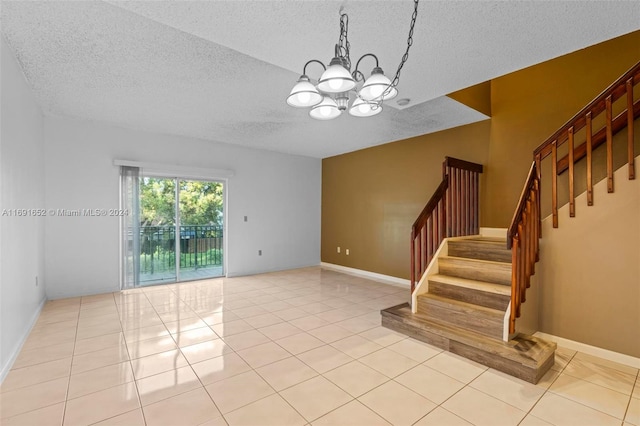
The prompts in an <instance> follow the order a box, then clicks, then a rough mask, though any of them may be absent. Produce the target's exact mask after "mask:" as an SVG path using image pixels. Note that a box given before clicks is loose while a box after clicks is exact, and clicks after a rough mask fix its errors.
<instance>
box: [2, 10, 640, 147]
mask: <svg viewBox="0 0 640 426" xmlns="http://www.w3.org/2000/svg"><path fill="white" fill-rule="evenodd" d="M343 5H344V7H345V11H346V12H347V13H348V14H349V41H350V43H351V53H352V60H353V61H354V62H355V60H357V58H359V57H360V56H361V55H362V54H364V53H369V52H372V53H375V54H376V55H377V56H378V58H379V59H380V62H381V63H380V65H381V66H382V68H383V69H384V70H385V72H386V73H387V75H388V76H390V77H392V76H393V74H394V73H395V69H396V68H397V66H398V63H399V61H400V58H401V56H402V53H403V52H404V49H405V46H406V37H407V33H408V29H409V21H410V18H411V13H412V10H413V2H412V1H410V0H396V1H327V0H325V1H311V0H298V1H294V0H288V1H287V0H281V1H68V2H67V1H55V0H50V1H26V0H25V1H4V0H2V2H1V19H2V22H1V23H2V25H1V26H2V33H3V35H4V37H5V38H6V40H7V42H8V44H9V46H10V47H11V48H12V50H13V51H14V53H15V56H16V57H17V59H18V61H19V63H20V65H21V66H22V68H23V70H24V74H25V76H26V78H27V80H28V81H29V83H30V84H31V86H32V88H33V91H34V94H35V96H36V98H37V100H38V102H39V103H40V105H41V106H42V109H43V110H44V111H45V113H48V114H58V115H68V116H74V117H79V118H84V119H90V120H99V121H106V122H110V123H113V124H115V125H119V126H123V127H129V128H136V129H143V130H148V131H154V132H162V133H169V134H176V135H185V136H191V137H197V138H202V139H207V140H211V141H216V142H224V143H232V144H238V145H243V146H248V147H253V148H259V149H267V150H273V151H280V152H286V153H292V154H300V155H307V156H312V157H318V158H324V157H328V156H332V155H337V154H341V153H344V152H350V151H354V150H357V149H361V148H365V147H369V146H374V145H379V144H383V143H387V142H391V141H396V140H400V139H405V138H409V137H412V136H417V135H421V134H426V133H431V132H434V131H438V130H443V129H446V128H451V127H455V126H459V125H462V124H467V123H471V122H475V121H479V120H482V119H485V118H486V117H485V116H484V115H483V114H481V113H479V112H477V111H474V110H472V109H470V108H467V107H466V106H464V105H461V104H459V103H457V102H455V101H453V100H451V99H449V98H447V97H445V96H444V95H446V94H447V93H451V92H453V91H456V90H458V89H462V88H465V87H468V86H471V85H474V84H477V83H480V82H483V81H487V80H490V79H492V78H495V77H498V76H501V75H504V74H507V73H509V72H512V71H515V70H518V69H522V68H525V67H527V66H530V65H533V64H536V63H540V62H542V61H545V60H548V59H551V58H554V57H557V56H560V55H563V54H566V53H569V52H572V51H575V50H578V49H581V48H584V47H587V46H590V45H593V44H596V43H599V42H601V41H604V40H608V39H611V38H614V37H616V36H619V35H622V34H626V33H629V32H632V31H635V30H638V29H640V2H639V1H475V0H462V1H426V0H423V1H422V2H421V3H420V6H419V13H418V20H417V24H416V29H415V34H414V43H413V47H412V49H411V52H410V55H409V60H408V62H407V64H406V65H405V67H404V68H403V71H402V77H401V79H400V84H399V87H398V89H399V92H400V94H399V96H398V98H396V99H399V98H410V99H411V103H410V104H409V105H408V106H407V107H399V106H398V105H397V104H395V100H394V101H390V102H389V105H387V106H385V109H384V111H383V112H382V113H381V114H379V115H377V116H375V117H372V118H368V119H363V118H354V117H351V116H349V115H348V114H343V116H341V117H339V118H337V119H335V120H332V121H328V122H319V121H316V120H313V119H311V118H309V116H308V115H307V111H306V110H300V109H294V108H291V107H289V106H287V105H286V103H285V98H286V96H287V95H288V93H289V91H290V90H291V87H292V86H293V84H294V83H295V81H296V80H297V78H298V76H299V75H300V74H301V73H302V67H303V65H304V64H305V62H306V61H308V60H309V59H320V60H321V61H323V62H325V63H327V62H328V61H329V60H330V59H331V57H332V56H333V55H332V53H333V46H334V44H335V43H336V42H337V39H338V35H339V14H338V11H339V9H340V7H341V6H343ZM363 65H364V70H363V71H364V72H365V73H366V74H367V75H368V74H369V72H370V69H371V68H372V66H373V64H372V63H371V62H367V59H365V60H364V61H363ZM317 68H319V67H316V68H314V65H311V66H310V67H309V69H308V70H307V71H308V74H310V76H311V77H312V78H314V77H315V78H317V77H318V76H319V70H318V69H317Z"/></svg>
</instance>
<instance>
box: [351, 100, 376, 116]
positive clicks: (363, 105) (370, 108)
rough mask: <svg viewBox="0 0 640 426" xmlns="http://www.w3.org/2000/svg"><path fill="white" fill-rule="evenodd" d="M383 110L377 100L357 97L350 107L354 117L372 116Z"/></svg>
mask: <svg viewBox="0 0 640 426" xmlns="http://www.w3.org/2000/svg"><path fill="white" fill-rule="evenodd" d="M381 112H382V107H381V106H379V105H378V104H377V103H375V102H369V101H365V100H364V99H362V98H357V99H356V100H355V101H353V105H351V108H349V114H350V115H353V116H354V117H371V116H374V115H376V114H380V113H381Z"/></svg>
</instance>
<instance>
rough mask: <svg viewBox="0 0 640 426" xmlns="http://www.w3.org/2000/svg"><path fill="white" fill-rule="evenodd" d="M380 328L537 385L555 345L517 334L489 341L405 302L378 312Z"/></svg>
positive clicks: (550, 358)
mask: <svg viewBox="0 0 640 426" xmlns="http://www.w3.org/2000/svg"><path fill="white" fill-rule="evenodd" d="M381 314H382V326H383V327H387V328H389V329H391V330H395V331H397V332H399V333H402V334H405V335H407V336H410V337H413V338H414V339H418V340H421V341H423V342H426V343H429V344H431V345H434V346H437V347H439V348H441V349H444V350H446V351H449V352H451V353H454V354H457V355H460V356H463V357H465V358H468V359H471V360H473V361H476V362H478V363H480V364H483V365H486V366H487V367H491V368H495V369H496V370H499V371H502V372H504V373H506V374H509V375H511V376H514V377H517V378H519V379H522V380H525V381H527V382H530V383H538V381H539V380H540V379H541V378H542V376H544V375H545V373H546V372H547V371H548V370H549V369H550V368H551V366H552V365H553V363H554V354H555V350H556V346H557V345H556V344H555V343H552V342H546V341H544V340H542V339H539V338H537V337H533V336H527V335H519V336H517V337H516V338H515V339H513V340H511V341H509V342H503V341H501V340H498V339H492V338H489V337H486V336H483V335H481V334H478V333H474V332H472V331H467V330H464V329H462V328H459V327H456V326H454V325H448V324H442V323H438V322H434V321H430V320H429V319H428V318H426V317H425V316H424V315H422V314H420V313H417V314H413V313H411V307H410V306H409V304H408V303H403V304H402V305H398V306H394V307H391V308H387V309H384V310H382V311H381Z"/></svg>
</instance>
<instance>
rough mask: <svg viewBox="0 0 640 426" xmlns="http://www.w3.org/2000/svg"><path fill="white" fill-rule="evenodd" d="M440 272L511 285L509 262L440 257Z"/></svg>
mask: <svg viewBox="0 0 640 426" xmlns="http://www.w3.org/2000/svg"><path fill="white" fill-rule="evenodd" d="M438 267H439V270H440V274H442V275H449V276H452V277H460V278H467V279H470V280H478V281H486V282H490V283H497V284H503V285H511V264H507V263H504V264H503V263H484V264H480V263H479V262H474V261H472V260H465V259H460V258H455V259H453V258H440V259H439V261H438Z"/></svg>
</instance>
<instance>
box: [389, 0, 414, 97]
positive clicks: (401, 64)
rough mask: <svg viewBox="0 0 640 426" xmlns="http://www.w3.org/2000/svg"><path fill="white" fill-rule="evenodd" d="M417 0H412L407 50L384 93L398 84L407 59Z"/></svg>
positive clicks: (411, 41)
mask: <svg viewBox="0 0 640 426" xmlns="http://www.w3.org/2000/svg"><path fill="white" fill-rule="evenodd" d="M418 2H419V0H414V1H413V4H414V6H413V14H412V15H411V24H410V25H409V36H408V37H407V50H405V52H404V55H402V60H401V61H400V64H399V65H398V70H397V71H396V75H395V77H394V78H393V80H392V81H391V84H390V85H389V87H387V90H385V93H387V92H388V91H390V90H391V88H393V87H396V86H397V85H398V82H399V81H400V72H401V71H402V67H403V66H404V64H405V63H406V62H407V59H409V49H410V48H411V46H412V45H413V29H414V27H415V25H416V19H417V18H418Z"/></svg>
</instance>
